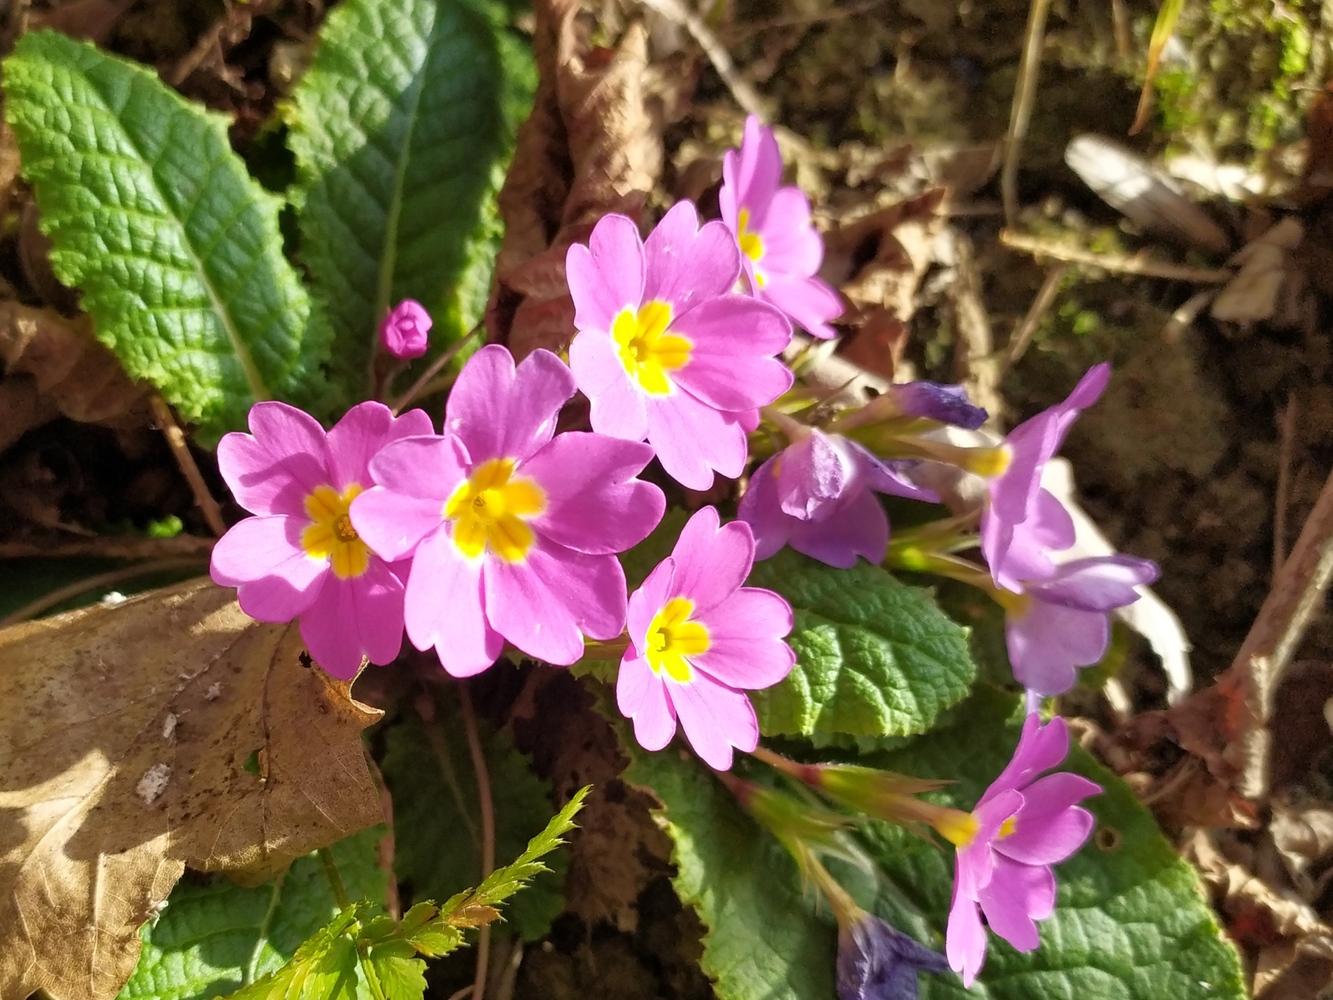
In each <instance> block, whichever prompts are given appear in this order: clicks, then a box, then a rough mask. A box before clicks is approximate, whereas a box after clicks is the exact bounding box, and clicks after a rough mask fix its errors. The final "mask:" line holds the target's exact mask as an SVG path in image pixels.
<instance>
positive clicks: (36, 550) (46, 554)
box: [0, 535, 217, 560]
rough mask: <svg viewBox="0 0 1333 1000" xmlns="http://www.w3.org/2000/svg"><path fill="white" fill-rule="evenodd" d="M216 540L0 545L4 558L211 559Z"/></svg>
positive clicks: (109, 538) (113, 538) (105, 538)
mask: <svg viewBox="0 0 1333 1000" xmlns="http://www.w3.org/2000/svg"><path fill="white" fill-rule="evenodd" d="M216 544H217V539H216V538H200V537H199V536H198V535H177V536H176V537H175V538H129V537H122V536H119V535H99V536H97V537H96V538H90V539H88V540H87V541H81V542H54V541H53V542H50V543H43V542H0V560H2V559H88V558H94V559H167V558H173V557H174V558H184V557H187V556H189V557H193V558H199V559H207V558H208V554H209V553H210V552H212V551H213V546H214V545H216Z"/></svg>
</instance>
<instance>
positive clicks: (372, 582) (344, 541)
mask: <svg viewBox="0 0 1333 1000" xmlns="http://www.w3.org/2000/svg"><path fill="white" fill-rule="evenodd" d="M249 423H250V433H249V434H239V433H232V434H228V435H226V436H225V437H223V439H222V441H221V442H220V443H219V444H218V468H219V469H220V470H221V472H222V478H223V479H225V480H226V481H227V485H228V486H230V487H231V491H232V494H233V496H235V497H236V501H237V503H239V504H240V505H241V506H242V507H244V508H245V509H246V510H249V511H251V512H253V513H254V514H256V515H258V516H256V517H249V518H246V519H245V520H243V521H240V522H239V523H237V524H236V525H234V526H233V527H232V529H231V530H230V531H228V532H227V533H226V535H224V536H223V537H222V538H221V539H219V540H218V543H217V545H215V546H214V547H213V559H212V565H211V573H212V577H213V581H214V582H215V583H217V584H219V585H221V586H223V587H235V588H236V591H237V593H236V596H237V600H239V601H240V604H241V608H242V610H244V611H245V613H246V614H248V615H249V616H250V617H251V618H255V619H258V620H259V621H265V622H287V621H291V620H292V619H293V618H297V617H299V618H300V620H301V637H302V638H303V639H304V640H305V643H306V646H307V647H308V648H309V650H310V655H311V656H312V657H314V659H315V661H316V662H318V663H319V665H320V666H321V667H323V668H324V669H325V670H327V671H328V672H329V673H330V674H333V675H334V676H335V677H343V678H347V677H351V676H353V675H354V674H355V673H356V671H357V670H358V669H359V668H360V666H361V661H362V657H368V658H369V659H370V661H371V662H372V663H388V662H390V661H391V660H392V659H393V658H394V657H396V656H397V655H398V650H399V648H400V647H401V646H402V641H403V584H402V582H401V581H400V580H399V578H398V576H397V575H396V574H395V573H394V571H393V570H392V569H391V568H390V567H389V565H388V564H387V563H386V562H385V561H384V560H383V559H381V558H379V556H377V555H376V554H375V553H374V552H372V551H371V550H370V548H369V547H368V546H367V545H366V543H365V542H364V541H363V540H362V539H361V538H360V536H359V535H357V533H356V530H355V529H354V528H353V527H352V522H351V520H350V518H349V517H348V513H347V511H348V506H349V505H350V504H351V502H352V500H353V499H354V498H355V497H356V496H357V495H358V494H360V493H361V492H362V491H363V490H365V489H367V488H368V487H370V486H371V485H373V482H372V480H371V476H370V470H369V468H368V463H369V462H370V459H371V457H372V456H373V455H374V454H375V453H376V452H377V451H379V449H380V448H382V447H383V446H384V445H386V444H387V443H389V442H390V441H395V440H397V439H399V438H402V437H407V436H409V435H417V434H429V433H431V430H432V428H431V424H430V418H429V417H428V416H426V414H425V413H423V412H422V411H421V410H412V411H410V412H408V413H405V414H403V416H401V417H397V418H395V417H394V416H393V414H391V413H390V412H389V408H388V407H387V406H384V405H383V404H382V403H374V402H367V403H361V404H359V405H357V406H354V407H353V408H352V409H350V410H348V411H347V414H346V415H345V416H344V417H343V418H342V419H341V420H339V421H338V423H337V424H336V425H335V426H334V428H333V429H332V430H331V431H329V432H328V433H327V434H325V432H324V428H322V427H321V426H320V425H319V423H318V422H317V421H316V420H315V419H314V418H313V417H311V416H310V415H309V414H306V413H303V412H302V411H300V410H298V409H296V407H294V406H288V405H287V404H286V403H276V402H265V403H256V404H255V405H254V406H253V407H251V409H250V419H249Z"/></svg>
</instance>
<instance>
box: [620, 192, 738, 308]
mask: <svg viewBox="0 0 1333 1000" xmlns="http://www.w3.org/2000/svg"><path fill="white" fill-rule="evenodd" d="M643 253H644V257H645V258H646V260H647V262H648V272H647V280H646V281H645V282H644V286H643V297H644V300H645V301H650V300H654V299H655V300H658V301H661V302H667V303H670V305H671V309H672V313H673V315H675V316H680V315H681V314H683V313H685V312H688V311H689V310H690V309H692V308H694V306H696V305H698V304H699V303H701V302H703V301H705V300H707V299H711V298H713V297H714V296H717V295H721V294H723V293H724V292H728V291H730V290H731V287H732V286H733V285H734V284H736V279H737V278H738V277H739V276H740V273H741V257H740V250H739V249H738V248H737V246H736V238H735V237H734V236H733V235H732V234H731V233H730V232H729V231H728V230H727V227H726V226H724V225H723V224H722V223H720V222H708V223H705V224H704V226H703V228H702V229H701V228H699V216H698V214H697V213H696V212H695V210H694V203H693V202H690V201H678V202H676V204H675V205H674V206H673V207H672V208H671V211H669V212H667V214H666V215H664V216H662V221H661V222H659V223H658V224H657V228H656V229H654V230H653V231H652V232H651V233H649V234H648V239H647V240H646V241H644V245H643ZM672 328H673V329H674V328H675V323H674V322H673V323H672Z"/></svg>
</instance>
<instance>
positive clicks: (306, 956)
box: [229, 907, 360, 1000]
mask: <svg viewBox="0 0 1333 1000" xmlns="http://www.w3.org/2000/svg"><path fill="white" fill-rule="evenodd" d="M355 917H356V907H352V908H350V909H348V910H346V911H344V912H343V913H341V914H339V915H338V916H337V917H335V918H334V919H333V921H332V922H331V923H329V924H328V925H327V926H325V927H321V928H320V929H319V930H318V931H316V932H315V933H314V934H313V935H312V936H311V937H310V938H309V940H307V941H306V942H305V943H304V944H302V945H301V947H299V948H297V949H296V954H295V955H294V956H292V960H291V961H290V962H288V963H287V964H286V965H284V966H283V967H282V968H281V969H278V970H277V971H276V972H271V973H269V974H268V975H267V976H265V977H264V978H263V979H260V980H257V981H256V982H253V983H251V984H250V985H249V986H247V987H246V988H245V989H243V990H239V991H238V992H236V993H233V994H232V995H231V997H230V998H229V1000H357V997H358V993H359V992H360V991H359V990H358V987H359V985H360V980H359V978H358V976H357V954H356V942H355V941H354V940H352V938H350V937H348V936H347V935H346V934H345V933H344V931H346V930H347V927H348V925H349V924H351V923H352V922H353V921H354V920H355Z"/></svg>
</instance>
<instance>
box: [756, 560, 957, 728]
mask: <svg viewBox="0 0 1333 1000" xmlns="http://www.w3.org/2000/svg"><path fill="white" fill-rule="evenodd" d="M746 583H747V584H748V585H749V586H752V587H767V588H768V589H770V590H775V591H777V592H778V593H779V594H781V595H782V596H783V597H785V598H786V599H787V600H788V601H790V602H791V605H792V609H793V610H794V611H795V617H796V624H795V627H794V628H793V630H792V634H791V637H790V638H789V639H788V642H790V643H791V645H792V648H793V649H794V650H796V656H797V662H796V666H795V668H794V669H793V670H792V672H791V673H790V674H789V675H788V676H787V678H786V679H785V680H784V681H782V682H781V683H779V684H776V685H774V686H773V687H771V688H768V689H767V690H764V691H757V692H755V693H754V694H752V695H751V699H752V700H753V702H754V705H755V710H756V712H757V713H758V715H759V725H760V728H761V729H762V730H763V732H764V733H765V734H766V735H770V736H774V735H801V736H813V737H816V738H822V739H829V738H831V737H832V736H834V735H835V734H845V735H847V736H908V735H912V734H915V733H921V732H925V731H926V730H928V729H930V727H931V726H932V725H934V723H935V720H936V719H937V717H938V716H939V714H940V713H941V712H942V711H944V710H945V709H946V708H948V707H949V706H950V705H954V704H956V703H957V702H959V701H961V700H962V699H963V698H964V696H966V694H967V690H968V687H969V686H970V685H971V683H972V680H973V678H974V677H975V676H976V667H975V666H974V665H973V663H972V659H971V656H970V655H969V653H968V648H967V633H966V632H965V631H964V630H963V629H961V628H959V627H958V626H957V625H955V624H954V623H953V622H951V621H950V620H949V619H948V618H946V617H945V616H944V614H943V613H942V612H941V611H940V609H939V607H938V606H937V605H936V604H935V600H934V598H933V597H932V596H931V595H930V594H929V593H928V592H927V591H924V590H921V589H918V588H916V587H909V586H906V585H905V584H902V583H899V582H898V581H897V580H895V579H894V578H893V577H892V576H890V575H889V574H888V573H887V572H885V571H884V570H883V569H881V568H880V567H879V566H872V565H870V564H869V563H866V562H858V563H857V564H856V566H855V567H853V568H852V569H835V568H833V567H831V566H825V565H824V564H822V563H819V562H816V561H815V560H813V559H809V558H807V557H806V556H803V555H800V554H799V553H797V552H793V551H792V550H790V549H784V550H783V551H782V552H779V553H778V554H777V555H776V556H774V557H773V558H771V559H767V560H765V561H764V562H761V563H757V564H756V565H755V568H754V572H753V573H751V574H750V578H749V580H747V581H746Z"/></svg>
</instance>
